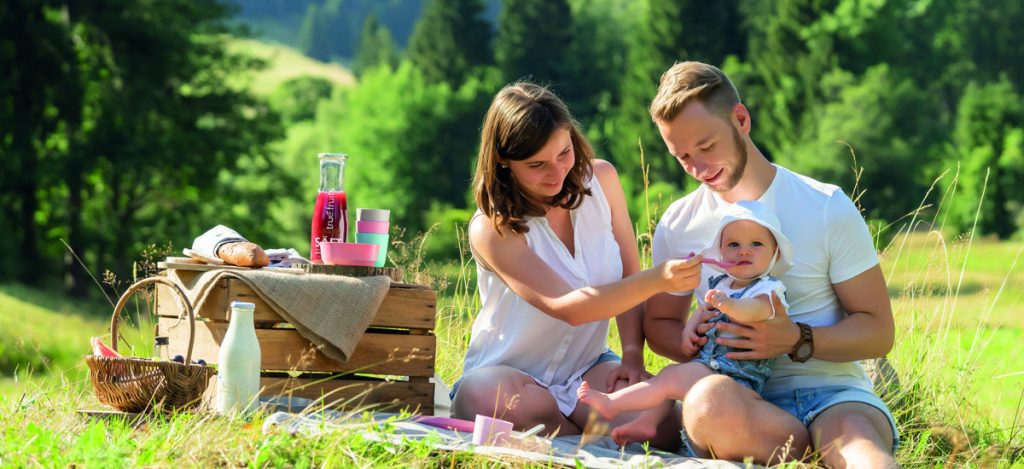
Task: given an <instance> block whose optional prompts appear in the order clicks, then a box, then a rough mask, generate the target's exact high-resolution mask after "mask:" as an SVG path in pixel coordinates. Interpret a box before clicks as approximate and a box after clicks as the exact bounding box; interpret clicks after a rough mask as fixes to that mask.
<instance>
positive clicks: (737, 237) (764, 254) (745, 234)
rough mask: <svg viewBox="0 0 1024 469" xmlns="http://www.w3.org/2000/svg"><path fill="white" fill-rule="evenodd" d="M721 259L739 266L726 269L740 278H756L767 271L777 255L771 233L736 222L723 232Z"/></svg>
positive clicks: (744, 221)
mask: <svg viewBox="0 0 1024 469" xmlns="http://www.w3.org/2000/svg"><path fill="white" fill-rule="evenodd" d="M719 250H720V251H721V252H722V260H723V261H726V262H734V263H736V264H737V265H736V266H734V267H729V268H727V269H726V270H728V271H729V273H730V274H732V275H733V276H736V277H740V278H753V277H757V276H759V275H761V274H764V273H765V272H767V271H768V265H769V264H771V261H772V256H773V255H775V237H774V236H772V232H771V231H768V228H765V227H763V226H761V225H759V224H757V223H754V222H752V221H750V220H737V221H734V222H732V223H729V224H728V225H725V228H723V229H722V245H721V246H720V247H719Z"/></svg>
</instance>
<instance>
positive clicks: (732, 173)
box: [708, 127, 747, 192]
mask: <svg viewBox="0 0 1024 469" xmlns="http://www.w3.org/2000/svg"><path fill="white" fill-rule="evenodd" d="M732 140H733V143H734V144H735V145H736V152H737V153H738V155H739V161H738V162H737V163H736V166H733V167H732V168H729V180H728V181H726V184H725V185H724V186H722V187H721V188H720V189H716V188H714V187H712V186H708V187H709V188H711V190H713V191H715V192H728V191H730V190H732V189H733V188H734V187H736V184H739V182H740V179H742V178H743V171H744V170H745V169H746V168H747V146H746V145H744V144H743V138H742V137H740V132H739V131H738V130H736V128H735V127H733V129H732Z"/></svg>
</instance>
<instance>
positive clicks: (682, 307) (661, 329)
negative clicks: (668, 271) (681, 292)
mask: <svg viewBox="0 0 1024 469" xmlns="http://www.w3.org/2000/svg"><path fill="white" fill-rule="evenodd" d="M692 297H693V295H687V296H675V295H669V294H667V293H660V294H657V295H654V296H652V297H651V298H650V299H648V300H647V308H646V309H645V310H644V336H646V337H647V345H650V347H651V350H652V351H654V353H657V354H658V355H661V356H663V357H666V358H669V359H672V360H675V361H677V362H685V361H688V360H690V358H691V357H690V356H689V355H687V354H686V353H685V352H684V351H683V347H682V341H683V325H684V321H685V319H686V317H687V315H688V312H689V311H690V299H691V298H692Z"/></svg>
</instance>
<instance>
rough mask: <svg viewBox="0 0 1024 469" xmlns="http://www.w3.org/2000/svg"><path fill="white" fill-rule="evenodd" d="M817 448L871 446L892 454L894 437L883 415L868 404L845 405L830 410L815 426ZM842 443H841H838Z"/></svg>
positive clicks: (813, 429) (813, 427) (815, 422)
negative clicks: (852, 443) (857, 443)
mask: <svg viewBox="0 0 1024 469" xmlns="http://www.w3.org/2000/svg"><path fill="white" fill-rule="evenodd" d="M811 433H812V435H813V437H814V439H815V440H816V441H815V446H817V447H818V448H821V449H825V448H826V447H827V446H837V445H838V446H842V445H844V444H848V443H850V442H856V441H860V442H870V443H871V444H872V445H873V446H877V447H878V449H879V450H881V451H883V452H885V453H891V452H892V446H893V434H892V428H891V426H890V424H889V421H888V419H887V418H886V416H885V415H884V414H882V411H880V410H878V409H875V408H874V407H871V406H869V405H867V404H861V403H853V402H851V403H844V404H839V405H836V406H834V407H831V408H829V409H827V410H826V411H825V412H822V414H821V415H820V416H818V417H817V418H815V420H814V422H812V423H811ZM837 440H838V441H837Z"/></svg>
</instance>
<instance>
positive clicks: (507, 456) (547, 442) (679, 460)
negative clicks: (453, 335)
mask: <svg viewBox="0 0 1024 469" xmlns="http://www.w3.org/2000/svg"><path fill="white" fill-rule="evenodd" d="M261 401H263V404H264V406H265V408H267V409H268V410H270V411H274V410H278V411H277V412H274V413H273V414H271V415H270V416H269V417H268V418H267V420H266V421H265V422H264V424H263V432H264V433H271V432H275V431H284V432H288V433H290V434H293V435H303V436H315V435H318V434H321V433H324V432H334V431H356V432H362V433H363V435H364V437H366V438H368V439H377V440H380V441H387V442H389V443H391V444H396V445H401V444H404V443H405V442H407V441H410V440H418V441H422V440H428V441H430V442H431V446H433V447H434V448H436V449H438V450H442V451H467V452H472V453H474V454H479V455H484V456H487V457H492V458H496V459H500V460H503V461H518V462H534V463H543V464H559V465H564V466H570V467H578V465H580V464H582V465H583V466H585V467H595V468H620V467H683V468H685V467H711V468H735V467H748V466H746V465H743V464H738V463H732V462H727V461H715V460H709V459H697V458H688V457H683V456H680V455H678V454H674V453H667V452H663V451H658V450H653V449H652V450H650V451H645V449H644V447H643V446H642V445H639V444H636V443H633V444H630V445H627V446H626V447H625V448H621V449H620V448H619V447H618V446H617V445H616V444H615V442H613V441H612V440H611V438H609V437H606V436H602V437H593V436H586V437H583V436H581V435H571V436H561V437H557V438H541V437H537V436H528V437H526V438H517V435H516V434H513V437H512V439H511V441H512V443H511V444H510V445H507V446H478V445H474V444H473V443H472V436H473V435H472V434H471V433H465V432H459V431H453V430H448V429H445V428H438V427H434V426H429V425H424V424H422V423H419V422H416V421H414V419H413V418H412V417H401V416H399V415H398V414H394V413H387V412H375V413H372V414H370V415H371V417H370V419H368V420H367V419H365V418H363V417H362V416H363V413H362V412H359V413H355V414H352V413H345V412H339V411H334V410H317V411H315V412H309V411H305V410H304V409H305V407H306V405H308V404H309V402H310V401H308V400H305V399H299V398H292V399H283V398H269V399H268V398H261ZM517 433H518V432H517Z"/></svg>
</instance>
